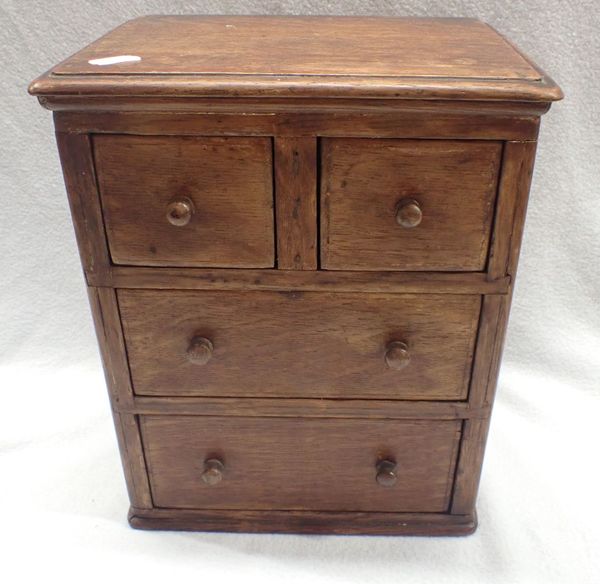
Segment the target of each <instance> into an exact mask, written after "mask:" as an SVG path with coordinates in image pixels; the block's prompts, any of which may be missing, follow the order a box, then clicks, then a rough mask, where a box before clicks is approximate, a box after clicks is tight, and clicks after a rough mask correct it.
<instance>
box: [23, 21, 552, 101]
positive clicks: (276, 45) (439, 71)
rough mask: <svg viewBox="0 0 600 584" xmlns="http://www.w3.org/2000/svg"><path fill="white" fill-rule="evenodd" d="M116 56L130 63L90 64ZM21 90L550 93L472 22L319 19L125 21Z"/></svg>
mask: <svg viewBox="0 0 600 584" xmlns="http://www.w3.org/2000/svg"><path fill="white" fill-rule="evenodd" d="M257 39H260V42H257ZM120 55H128V56H133V57H136V58H137V59H136V60H135V61H133V62H132V61H129V62H118V63H115V64H110V63H108V64H106V63H104V64H100V65H98V64H95V63H94V60H96V59H106V58H110V57H115V56H120ZM399 56H401V58H399ZM90 61H92V62H91V63H90ZM117 80H119V81H120V84H119V83H115V82H116V81H117ZM74 81H75V82H76V83H74ZM30 92H31V93H33V94H37V95H45V94H56V93H79V94H91V95H97V94H102V93H110V94H116V95H119V94H121V95H122V94H123V93H130V94H134V95H144V94H153V93H154V94H156V93H159V94H162V95H173V94H176V95H177V94H179V95H190V94H195V95H240V94H245V95H298V94H301V95H328V96H338V97H339V96H341V95H344V96H348V95H356V96H365V95H368V96H371V97H374V96H382V95H392V96H394V97H417V96H418V97H420V98H423V97H431V98H435V97H440V96H444V97H449V98H452V97H454V98H457V97H460V98H463V99H464V98H465V97H471V98H477V97H479V98H485V99H489V98H492V99H499V98H500V97H505V98H506V99H515V98H518V99H521V100H533V101H551V100H555V99H560V98H561V97H562V94H561V92H560V89H559V88H558V87H557V86H556V85H555V84H554V83H553V82H552V80H550V79H549V78H548V77H547V76H546V75H544V74H543V73H542V72H541V71H540V70H539V69H537V68H536V67H534V66H533V65H532V64H531V62H530V61H529V60H528V59H527V58H526V57H524V56H523V55H521V54H520V53H519V52H518V51H517V50H516V49H515V48H514V47H513V46H512V45H511V44H510V43H508V42H507V41H506V40H505V39H504V38H503V37H502V36H501V35H499V34H498V33H497V32H496V31H494V30H493V29H492V28H491V27H489V26H488V25H486V24H484V23H482V22H479V21H476V20H472V19H416V18H378V17H354V18H353V17H330V16H321V17H248V16H154V17H145V18H140V19H136V20H133V21H129V22H127V23H125V24H123V25H122V26H120V27H119V28H117V29H116V30H114V31H112V32H111V33H109V34H107V35H105V36H104V37H102V38H101V39H99V40H98V41H96V42H95V43H92V44H91V45H90V46H88V47H86V48H85V49H83V50H82V51H80V52H79V53H77V54H76V55H74V56H72V57H71V58H69V59H67V60H66V61H63V63H61V64H59V65H58V66H56V67H55V68H54V69H53V70H52V71H51V72H49V73H48V74H47V75H45V76H43V77H42V78H40V79H38V80H36V81H35V82H33V83H32V84H31V86H30Z"/></svg>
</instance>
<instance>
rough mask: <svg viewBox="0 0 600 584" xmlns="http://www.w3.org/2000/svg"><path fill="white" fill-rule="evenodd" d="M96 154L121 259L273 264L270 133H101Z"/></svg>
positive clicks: (110, 231)
mask: <svg viewBox="0 0 600 584" xmlns="http://www.w3.org/2000/svg"><path fill="white" fill-rule="evenodd" d="M94 154H95V162H96V171H97V175H98V183H99V188H100V197H101V201H102V207H103V213H104V219H105V224H106V232H107V236H108V243H109V247H110V253H111V257H112V260H113V262H114V263H116V264H129V265H146V266H214V267H238V268H241V267H258V268H260V267H273V265H274V236H273V233H274V226H273V192H272V191H273V187H272V184H273V181H272V148H271V140H270V139H269V138H237V137H236V138H204V137H201V138H199V137H186V136H120V135H97V136H95V137H94Z"/></svg>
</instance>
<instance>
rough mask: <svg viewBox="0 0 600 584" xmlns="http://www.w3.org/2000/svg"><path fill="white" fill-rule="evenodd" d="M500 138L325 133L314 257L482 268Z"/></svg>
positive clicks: (379, 265)
mask: <svg viewBox="0 0 600 584" xmlns="http://www.w3.org/2000/svg"><path fill="white" fill-rule="evenodd" d="M501 153H502V145H501V143H500V142H481V141H448V140H373V139H324V140H323V143H322V161H321V164H322V169H321V170H322V174H321V176H322V183H321V217H322V224H321V264H322V267H323V268H325V269H329V270H352V269H358V270H413V271H418V270H431V271H481V270H484V269H485V265H486V259H487V254H488V247H489V240H490V229H491V224H492V217H493V211H494V200H495V196H496V188H497V182H498V169H499V165H500V158H501Z"/></svg>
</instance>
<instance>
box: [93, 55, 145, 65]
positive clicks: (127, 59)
mask: <svg viewBox="0 0 600 584" xmlns="http://www.w3.org/2000/svg"><path fill="white" fill-rule="evenodd" d="M141 60H142V58H141V57H138V56H137V55H116V56H115V57H102V58H101V59H90V60H89V61H88V63H89V64H90V65H116V64H117V63H134V62H135V61H141Z"/></svg>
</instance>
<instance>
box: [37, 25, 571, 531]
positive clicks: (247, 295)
mask: <svg viewBox="0 0 600 584" xmlns="http://www.w3.org/2000/svg"><path fill="white" fill-rule="evenodd" d="M30 92H31V93H32V94H34V95H37V96H38V98H39V100H40V102H41V103H42V104H43V105H44V106H45V107H46V108H48V109H50V110H53V111H54V122H55V126H56V132H57V134H56V135H57V140H58V147H59V151H60V158H61V162H62V167H63V172H64V177H65V183H66V187H67V192H68V196H69V201H70V206H71V211H72V215H73V220H74V224H75V231H76V235H77V241H78V245H79V250H80V255H81V261H82V264H83V268H84V272H85V277H86V282H87V285H88V290H89V297H90V302H91V306H92V310H93V314H94V320H95V326H96V331H97V335H98V338H99V343H100V348H101V352H102V359H103V363H104V368H105V372H106V379H107V384H108V388H109V393H110V399H111V404H112V409H113V413H114V419H115V425H116V429H117V436H118V440H119V447H120V450H121V456H122V461H123V467H124V471H125V476H126V480H127V486H128V491H129V496H130V499H131V509H130V513H129V520H130V523H131V525H133V526H134V527H141V528H157V529H198V530H232V531H283V532H305V533H372V534H375V533H379V534H461V533H470V532H472V531H473V530H474V528H475V525H476V515H475V499H476V494H477V488H478V483H479V477H480V471H481V465H482V461H483V452H484V447H485V441H486V435H487V432H488V427H489V421H490V413H491V409H492V404H493V400H494V393H495V386H496V379H497V374H498V368H499V362H500V356H501V351H502V344H503V339H504V333H505V327H506V322H507V318H508V311H509V305H510V299H511V291H512V286H513V282H514V277H515V270H516V266H517V258H518V254H519V246H520V241H521V234H522V231H523V224H524V217H525V209H526V205H527V197H528V191H529V184H530V179H531V173H532V168H533V161H534V154H535V148H536V138H537V134H538V127H539V121H540V116H541V115H542V114H543V113H544V112H545V111H547V109H548V108H549V106H550V103H551V102H552V101H554V100H557V99H560V98H561V97H562V95H561V92H560V89H559V88H558V87H557V86H556V85H555V84H554V83H553V82H552V80H551V79H550V78H548V77H547V76H546V75H545V74H544V73H543V72H541V71H540V70H539V69H538V68H536V67H535V66H534V65H533V64H532V63H531V62H530V61H529V60H528V59H527V58H526V57H524V56H523V55H522V54H521V53H519V52H518V51H517V50H516V49H515V48H514V47H513V46H512V45H511V44H509V43H508V42H507V41H506V40H505V39H504V38H503V37H501V36H500V35H499V34H498V33H496V32H495V31H494V30H493V29H491V28H490V27H488V26H487V25H485V24H483V23H481V22H478V21H475V20H469V19H399V18H398V19H396V18H344V17H314V18H294V17H286V18H275V17H169V16H164V17H146V18H141V19H137V20H134V21H130V22H127V23H125V24H124V25H122V26H121V27H119V28H117V29H116V30H114V31H113V32H111V33H109V34H108V35H106V36H104V37H103V38H101V39H100V40H98V41H96V42H95V43H93V44H92V45H90V46H88V47H87V48H85V49H83V50H82V51H81V52H79V53H77V54H76V55H74V56H73V57H71V58H69V59H67V60H66V61H64V62H63V63H61V64H59V65H57V66H56V67H55V68H53V69H52V70H51V71H50V72H48V73H46V74H45V75H43V76H42V77H40V78H39V79H38V80H36V81H34V82H33V83H32V84H31V86H30Z"/></svg>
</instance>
